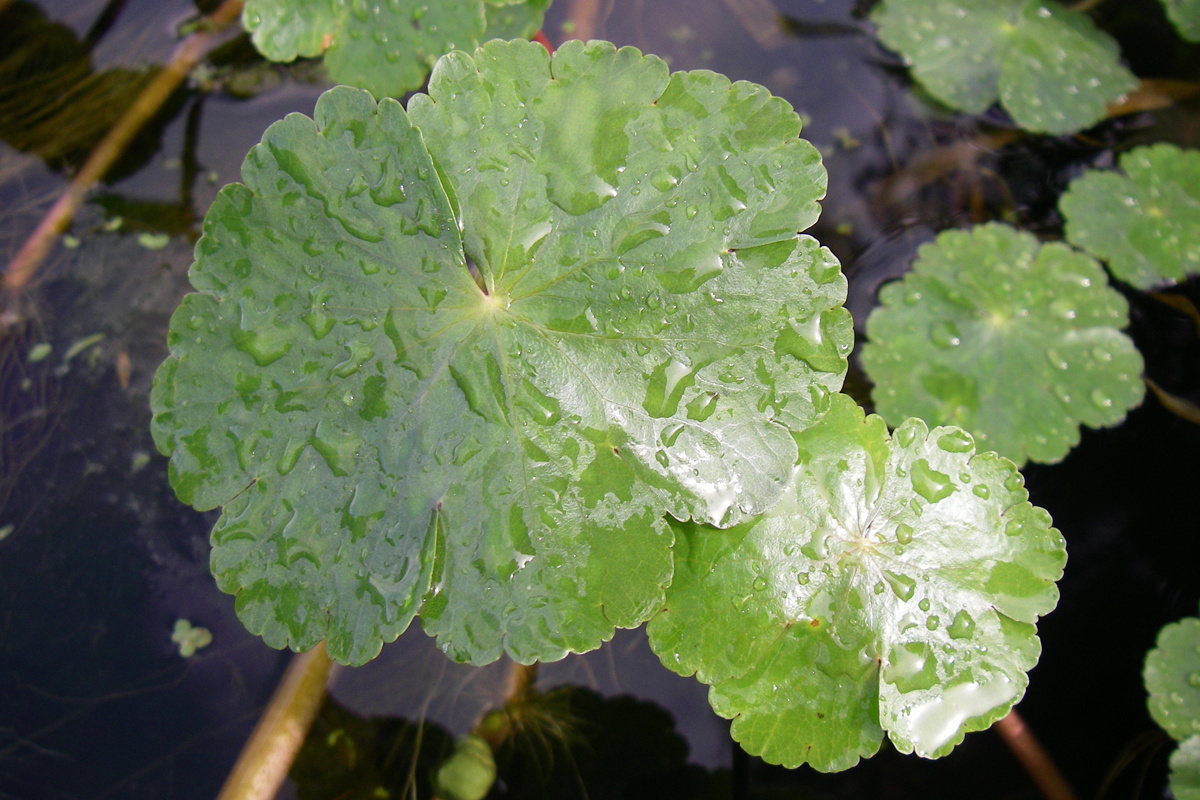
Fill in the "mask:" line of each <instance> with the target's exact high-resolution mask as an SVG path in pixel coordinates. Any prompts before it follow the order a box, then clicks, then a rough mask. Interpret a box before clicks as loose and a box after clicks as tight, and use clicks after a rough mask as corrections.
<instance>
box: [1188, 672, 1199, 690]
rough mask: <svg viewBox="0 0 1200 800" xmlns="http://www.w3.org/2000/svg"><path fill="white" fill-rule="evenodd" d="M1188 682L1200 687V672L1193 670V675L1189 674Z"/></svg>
mask: <svg viewBox="0 0 1200 800" xmlns="http://www.w3.org/2000/svg"><path fill="white" fill-rule="evenodd" d="M1188 683H1189V684H1191V685H1192V686H1194V687H1195V688H1197V689H1200V672H1193V673H1192V674H1191V675H1188Z"/></svg>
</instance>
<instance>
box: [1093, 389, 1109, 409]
mask: <svg viewBox="0 0 1200 800" xmlns="http://www.w3.org/2000/svg"><path fill="white" fill-rule="evenodd" d="M1092 402H1093V403H1094V404H1095V405H1096V407H1097V408H1112V405H1113V399H1112V398H1111V397H1109V396H1108V395H1107V394H1106V393H1105V392H1104V390H1103V389H1092Z"/></svg>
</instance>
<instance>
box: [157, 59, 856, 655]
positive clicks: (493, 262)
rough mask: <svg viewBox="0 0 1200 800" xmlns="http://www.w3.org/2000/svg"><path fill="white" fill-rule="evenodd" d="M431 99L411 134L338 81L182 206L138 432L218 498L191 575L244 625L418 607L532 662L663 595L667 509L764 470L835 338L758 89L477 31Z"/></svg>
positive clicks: (440, 630)
mask: <svg viewBox="0 0 1200 800" xmlns="http://www.w3.org/2000/svg"><path fill="white" fill-rule="evenodd" d="M430 92H431V96H429V97H426V96H425V95H417V96H416V97H415V98H414V99H413V101H412V102H411V104H410V113H411V123H412V124H415V125H416V128H413V127H410V117H409V116H408V115H406V114H405V112H404V110H403V109H402V108H401V107H400V105H399V104H397V103H395V102H393V101H390V100H385V101H383V102H381V103H380V104H379V105H378V106H376V104H375V103H374V102H373V101H372V100H371V99H370V97H369V96H368V95H366V94H365V93H362V92H358V91H355V90H351V89H347V88H340V89H335V90H332V91H330V92H328V93H326V94H325V95H324V96H323V97H322V98H321V100H320V101H319V103H318V106H317V112H316V115H315V116H316V120H315V124H314V122H313V121H311V120H308V119H307V118H305V117H302V116H299V115H292V116H289V117H288V118H287V119H285V120H284V121H282V122H280V123H277V124H276V125H273V126H272V127H271V128H270V129H269V130H268V131H267V133H266V135H265V136H264V140H263V144H261V145H259V146H257V147H256V148H254V150H253V151H252V152H251V154H250V155H249V157H248V158H247V161H246V164H245V166H244V167H243V179H244V180H245V182H246V185H245V186H241V185H234V186H231V187H227V188H226V189H225V190H223V191H222V193H221V195H220V196H219V197H218V200H217V202H216V203H215V204H214V206H213V208H212V209H211V210H210V212H209V214H208V216H207V218H206V220H205V229H204V230H205V235H204V237H203V238H202V239H201V241H200V243H199V244H198V246H197V251H196V252H197V262H196V263H195V264H194V265H193V267H192V271H191V278H192V282H193V285H194V286H195V287H196V288H197V289H198V290H200V292H201V293H200V294H193V295H189V296H188V297H187V298H186V299H185V300H184V303H183V305H182V306H181V308H180V310H179V311H178V312H177V313H176V314H175V316H174V318H173V320H172V332H171V338H170V344H171V352H172V355H171V357H170V358H169V359H168V360H167V361H166V362H164V364H163V366H162V367H161V368H160V370H159V373H158V375H157V376H156V383H155V391H154V395H153V398H152V403H153V406H154V409H155V421H154V431H155V436H156V441H157V443H158V445H159V447H160V449H161V450H162V451H163V452H164V453H168V454H171V456H172V460H171V477H172V483H173V485H174V486H175V489H176V491H177V493H178V494H179V496H180V497H181V498H182V499H183V500H185V501H186V502H188V503H191V504H193V505H195V506H197V507H198V508H213V507H216V506H221V505H223V506H225V508H224V513H223V514H222V517H221V520H220V521H219V522H218V523H217V526H216V528H215V530H214V532H213V543H214V551H213V558H212V565H213V570H214V573H215V574H216V575H217V577H218V582H219V584H220V585H221V587H222V588H223V589H225V590H226V591H229V592H235V593H237V595H238V609H239V613H240V614H241V616H242V619H243V621H244V622H245V623H246V625H247V627H249V628H250V629H251V630H252V631H255V632H258V633H261V634H262V635H263V636H264V637H265V638H266V639H267V641H268V642H269V643H271V644H273V645H275V646H283V645H285V644H286V645H291V646H293V647H296V648H304V647H308V646H311V645H312V644H315V643H316V642H317V641H319V640H320V639H322V638H327V640H328V641H327V644H328V647H329V651H330V653H331V655H333V656H334V657H335V658H337V659H339V660H342V661H350V662H354V663H360V662H362V661H365V660H367V659H369V658H371V657H372V656H373V655H374V654H375V653H376V652H377V651H378V649H379V646H380V642H381V641H388V640H391V639H392V638H394V637H395V636H397V635H398V634H399V633H400V632H401V631H403V630H404V629H405V627H407V625H408V623H409V621H410V620H411V619H412V617H413V615H414V614H416V613H417V612H418V610H420V613H421V615H422V619H423V624H424V625H425V627H426V629H427V630H429V631H430V632H431V633H434V634H436V635H437V636H438V637H439V641H440V644H441V646H442V647H443V648H444V649H445V650H446V651H447V652H448V653H449V654H450V655H452V656H453V657H454V658H456V659H459V660H470V661H475V662H486V661H490V660H493V659H495V658H497V657H498V656H499V654H500V653H501V651H502V650H506V651H507V652H508V653H509V654H510V655H511V656H513V657H514V658H516V659H518V660H520V661H523V662H529V661H532V660H535V659H538V660H553V659H555V658H559V657H561V656H563V655H564V654H565V653H566V652H569V651H574V652H579V651H584V650H588V649H592V648H594V647H596V646H597V645H598V644H599V643H600V641H602V640H604V639H607V638H609V637H610V636H611V635H612V632H613V628H614V626H619V627H630V626H634V625H637V624H638V623H639V622H641V621H642V620H644V619H645V618H646V617H648V616H649V615H650V614H652V613H653V612H654V611H655V610H656V609H657V608H659V607H660V606H661V598H662V593H663V586H664V585H665V584H666V583H667V582H668V580H669V578H670V574H671V557H670V552H669V547H670V545H671V533H670V530H669V528H668V527H667V525H666V523H665V522H664V521H663V519H662V515H663V512H664V511H668V512H670V513H671V514H674V515H675V516H676V517H678V518H681V519H686V518H688V517H690V516H695V517H697V518H698V519H701V520H704V521H711V522H716V523H722V524H732V523H734V522H736V521H737V520H739V519H740V518H741V517H743V516H744V515H746V514H753V513H758V512H761V511H762V510H764V509H766V508H768V507H769V506H770V505H772V504H773V503H774V502H775V501H776V500H777V499H778V497H779V496H780V494H781V493H782V491H783V489H784V488H785V486H786V483H787V478H788V475H789V473H790V468H791V464H792V463H794V458H795V453H796V449H795V443H794V441H793V440H792V437H791V434H790V433H789V432H788V431H789V429H795V430H800V429H803V428H804V427H806V426H807V425H808V424H811V422H812V421H813V420H814V419H815V417H816V416H817V415H818V413H819V412H820V411H822V410H823V409H824V408H825V407H826V406H827V405H828V397H829V393H830V392H831V391H836V390H837V388H838V387H839V386H840V383H841V380H842V376H843V374H844V371H845V356H846V353H847V352H848V351H849V348H850V344H851V332H850V322H849V316H848V314H847V313H846V312H845V310H844V309H842V308H841V303H842V301H843V299H844V297H845V287H846V284H845V279H844V278H843V277H842V275H841V272H840V270H839V268H838V265H837V262H836V260H835V259H834V258H833V256H832V255H831V254H829V253H828V251H825V250H823V249H821V248H820V247H819V246H818V245H817V243H816V242H815V241H814V240H812V239H811V238H809V237H797V236H796V231H798V230H801V229H803V228H804V227H806V226H808V225H809V224H811V223H812V221H813V220H814V219H815V217H816V214H817V211H818V207H817V199H818V198H819V197H821V196H822V194H823V192H824V181H825V175H824V171H823V169H822V167H821V165H820V159H819V157H818V155H817V154H816V151H815V149H814V148H812V146H811V145H809V144H808V143H807V142H804V141H803V140H800V139H799V138H797V134H798V133H799V120H798V118H797V117H796V115H795V113H794V112H793V111H792V110H791V108H790V107H788V106H787V105H786V103H784V102H783V101H781V100H778V99H776V98H773V97H771V96H770V95H769V94H768V93H767V92H766V91H765V90H763V89H762V88H761V87H757V86H753V85H751V84H746V83H739V84H733V85H730V84H729V83H728V82H726V81H724V79H721V78H718V77H717V76H714V75H713V74H712V73H707V72H703V73H695V74H688V73H680V74H676V75H675V76H671V77H668V74H667V70H666V68H665V66H664V65H663V64H662V62H661V61H659V60H658V59H654V58H643V57H642V56H641V55H640V54H638V53H637V52H636V51H634V50H631V49H625V50H621V51H617V50H616V49H615V48H613V47H612V46H611V45H608V44H606V43H592V44H589V45H587V46H584V45H583V44H582V43H578V42H574V43H568V45H566V46H564V47H563V48H562V49H560V50H559V51H558V53H557V54H556V55H555V57H554V59H553V61H551V58H550V56H549V55H548V54H547V52H546V50H545V48H543V47H542V46H541V45H537V44H531V43H528V42H513V43H505V42H492V43H490V44H488V45H485V46H484V47H483V48H481V49H480V50H479V51H477V52H476V54H475V56H474V57H472V56H469V55H467V54H465V53H461V52H460V53H454V54H451V55H449V56H447V57H445V58H444V59H443V60H442V61H441V62H440V63H439V65H438V67H437V68H436V69H435V70H434V74H433V77H432V79H431V83H430ZM417 128H419V129H420V133H418V131H417ZM426 147H428V148H429V150H428V151H427V150H426ZM722 148H724V149H722ZM430 151H431V152H432V158H431V157H430ZM439 176H440V180H439ZM447 190H448V191H449V194H448V195H447ZM556 202H557V203H561V204H562V205H564V206H566V208H564V207H562V206H560V205H556ZM460 232H461V233H460ZM468 261H470V262H471V263H472V264H474V265H476V266H477V268H478V270H479V273H480V277H481V283H482V285H483V286H485V287H486V291H485V290H483V289H481V286H480V284H477V283H476V281H475V280H474V279H473V277H472V273H471V272H470V271H469V270H468ZM422 603H423V604H424V605H423V606H422Z"/></svg>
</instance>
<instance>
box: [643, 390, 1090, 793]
mask: <svg viewBox="0 0 1200 800" xmlns="http://www.w3.org/2000/svg"><path fill="white" fill-rule="evenodd" d="M796 440H797V442H798V444H799V446H800V455H799V461H798V466H797V467H796V472H795V479H794V481H793V484H792V487H791V489H790V490H789V492H788V494H787V496H786V497H785V499H784V500H783V501H781V502H780V503H779V505H777V506H776V507H775V508H773V509H772V510H770V511H768V512H767V513H766V514H765V515H763V516H762V517H759V518H756V519H753V520H749V521H747V522H745V523H742V524H741V525H738V526H735V527H733V528H730V529H728V530H724V531H719V530H714V529H711V528H706V527H703V526H698V525H695V524H691V523H689V524H677V525H676V527H677V533H676V545H675V579H674V582H673V583H672V585H671V588H670V589H669V590H668V592H667V602H666V608H665V610H663V611H662V612H661V613H660V614H659V615H658V616H656V617H655V618H654V619H653V620H651V622H650V642H651V645H652V646H653V648H654V650H655V652H657V653H658V655H659V657H660V658H661V659H662V661H663V663H664V664H666V665H667V666H668V667H669V668H671V669H673V670H675V671H677V672H679V673H681V674H684V675H690V674H692V673H695V674H696V675H697V677H698V678H699V679H700V680H701V681H703V682H705V683H708V684H711V686H712V688H711V690H710V694H709V699H710V701H711V703H712V705H713V708H715V709H716V711H717V713H719V714H721V715H722V716H724V717H727V718H730V719H733V720H734V722H733V729H732V730H733V736H734V738H735V739H737V740H738V741H739V742H741V743H742V746H743V747H744V748H745V749H746V750H748V751H749V752H751V753H753V754H756V755H761V756H762V757H763V758H764V759H766V760H768V761H770V762H773V763H779V764H783V765H785V766H788V767H794V766H797V765H799V764H802V763H805V762H807V763H809V764H811V765H812V766H813V767H815V768H816V769H819V770H825V771H828V770H838V769H846V768H848V767H850V766H853V765H854V764H855V763H856V762H857V761H858V759H859V758H860V757H866V756H870V755H871V754H873V753H874V752H875V751H876V750H877V749H878V747H879V743H880V741H881V739H882V736H883V732H884V731H886V732H887V733H888V736H889V737H890V738H891V740H892V742H893V743H894V744H895V745H896V747H897V748H898V749H900V750H902V751H904V752H912V751H916V752H917V753H919V754H921V755H923V756H927V757H931V758H932V757H938V756H942V755H945V754H946V753H948V752H949V751H950V750H951V749H952V748H953V747H954V746H955V745H956V744H957V743H959V742H961V741H962V738H963V734H964V733H965V732H967V731H973V730H980V729H982V728H985V727H987V726H988V725H990V724H991V723H992V722H994V721H995V720H997V719H999V718H1000V717H1002V716H1004V715H1005V714H1006V713H1007V712H1008V709H1009V708H1010V707H1011V706H1012V705H1013V704H1014V703H1015V702H1017V701H1018V700H1019V699H1020V698H1021V695H1022V694H1023V692H1024V690H1025V686H1026V683H1027V676H1026V674H1025V673H1026V672H1027V671H1028V670H1029V669H1030V668H1031V667H1033V665H1034V664H1035V663H1036V662H1037V658H1038V654H1039V651H1040V648H1039V643H1038V640H1037V637H1036V629H1035V627H1034V623H1035V622H1036V620H1037V618H1038V617H1039V616H1040V615H1043V614H1046V613H1048V612H1049V611H1051V610H1052V609H1053V608H1054V606H1055V603H1056V602H1057V600H1058V592H1057V589H1056V588H1055V585H1054V582H1055V581H1057V580H1058V578H1059V577H1060V576H1061V574H1062V568H1063V564H1064V563H1065V561H1066V552H1065V550H1064V543H1063V539H1062V537H1061V536H1060V535H1059V533H1058V531H1056V530H1055V529H1053V528H1052V527H1050V525H1051V522H1050V516H1049V515H1048V514H1047V513H1046V512H1045V511H1044V510H1042V509H1040V508H1035V507H1033V506H1031V505H1030V504H1029V502H1028V495H1027V493H1026V492H1025V490H1024V488H1023V481H1022V479H1021V476H1020V474H1019V473H1018V472H1017V470H1016V467H1015V466H1014V465H1013V464H1012V462H1010V461H1007V460H1005V459H1003V458H1000V457H999V456H997V455H996V454H994V453H984V454H981V455H975V445H974V442H972V440H971V437H970V436H969V435H967V434H966V433H965V432H964V431H962V430H960V429H958V428H950V427H946V428H935V429H934V430H932V431H929V430H928V429H927V428H926V427H925V425H924V424H923V423H921V422H920V421H919V420H908V421H907V422H905V423H904V424H903V425H901V426H900V427H899V428H898V429H897V430H896V431H895V433H894V434H893V435H892V436H891V438H889V436H888V431H887V427H886V425H885V424H884V421H883V420H882V419H881V418H880V417H877V416H870V417H867V418H865V419H864V417H863V412H862V411H861V410H860V409H858V408H857V407H856V406H855V405H854V403H853V402H852V401H851V400H850V399H849V398H848V397H846V396H844V395H838V396H837V397H836V398H835V399H834V402H833V404H832V408H831V409H830V411H829V412H828V413H827V414H826V415H825V417H824V418H822V420H821V421H820V422H818V423H817V424H816V425H815V426H813V427H811V428H809V429H808V430H807V431H804V432H803V433H800V434H798V435H797V437H796Z"/></svg>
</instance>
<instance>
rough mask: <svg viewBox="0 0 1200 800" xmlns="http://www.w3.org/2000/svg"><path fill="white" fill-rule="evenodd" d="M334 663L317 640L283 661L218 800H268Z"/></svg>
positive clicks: (317, 703) (293, 753)
mask: <svg viewBox="0 0 1200 800" xmlns="http://www.w3.org/2000/svg"><path fill="white" fill-rule="evenodd" d="M332 666H333V662H332V661H330V660H329V655H328V654H327V653H326V652H325V643H324V642H321V643H320V644H318V645H317V646H316V647H314V648H313V649H312V650H309V651H308V652H307V653H301V654H300V655H298V656H295V657H294V658H293V659H292V662H291V663H290V664H288V668H287V672H285V673H284V674H283V680H282V681H280V682H279V687H278V688H277V689H276V690H275V694H274V695H272V697H271V702H270V703H269V704H268V705H267V710H266V712H264V713H263V716H262V719H260V720H259V721H258V725H257V726H255V728H254V732H253V733H252V734H250V740H249V741H248V742H246V745H245V747H243V748H242V754H241V755H240V756H238V760H237V763H236V764H234V765H233V771H232V772H230V773H229V777H228V778H226V779H225V785H224V786H223V787H222V788H221V793H220V794H219V795H217V800H272V798H274V797H275V795H276V793H278V791H279V787H280V786H282V785H283V779H284V778H286V777H287V773H288V770H289V769H290V768H291V766H292V761H293V760H294V759H295V758H296V753H298V752H299V751H300V746H301V745H302V744H304V737H305V736H307V735H308V729H309V728H311V727H312V722H313V719H314V718H315V717H316V716H317V711H318V710H319V709H320V708H321V703H322V701H324V699H325V683H326V681H327V680H328V679H329V671H330V669H331V668H332Z"/></svg>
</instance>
